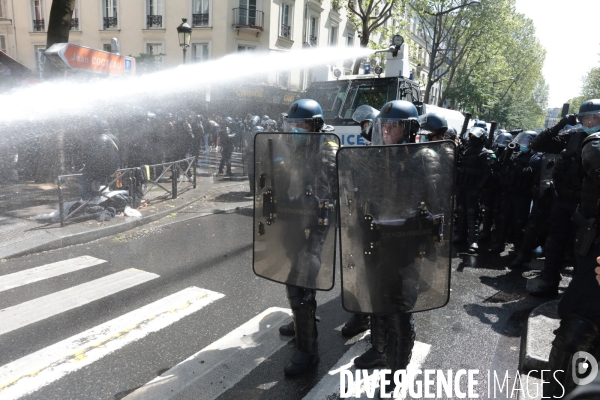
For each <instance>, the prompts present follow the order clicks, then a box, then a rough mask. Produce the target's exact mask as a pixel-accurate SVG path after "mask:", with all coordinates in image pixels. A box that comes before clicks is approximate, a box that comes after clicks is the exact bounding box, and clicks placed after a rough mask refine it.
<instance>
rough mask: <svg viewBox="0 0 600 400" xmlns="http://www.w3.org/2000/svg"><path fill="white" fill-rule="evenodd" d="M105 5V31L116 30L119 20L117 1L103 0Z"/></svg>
mask: <svg viewBox="0 0 600 400" xmlns="http://www.w3.org/2000/svg"><path fill="white" fill-rule="evenodd" d="M102 1H103V2H104V3H103V4H104V11H103V13H104V29H110V28H116V27H117V26H118V22H119V21H118V20H117V0H102Z"/></svg>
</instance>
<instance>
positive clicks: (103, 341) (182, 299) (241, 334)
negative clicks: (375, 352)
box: [0, 256, 430, 400]
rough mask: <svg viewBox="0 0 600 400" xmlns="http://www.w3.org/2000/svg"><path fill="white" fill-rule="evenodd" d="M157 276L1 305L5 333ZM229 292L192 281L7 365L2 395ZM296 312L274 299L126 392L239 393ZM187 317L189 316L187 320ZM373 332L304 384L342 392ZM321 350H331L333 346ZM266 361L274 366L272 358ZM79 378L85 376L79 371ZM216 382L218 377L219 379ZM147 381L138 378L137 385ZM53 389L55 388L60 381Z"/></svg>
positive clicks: (139, 395) (71, 263)
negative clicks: (311, 382)
mask: <svg viewBox="0 0 600 400" xmlns="http://www.w3.org/2000/svg"><path fill="white" fill-rule="evenodd" d="M104 262H106V261H104V260H100V259H97V258H94V257H90V256H83V257H77V258H73V259H69V260H64V261H60V262H57V263H52V264H47V265H43V266H41V267H36V268H32V269H29V270H25V271H21V272H18V273H14V274H9V275H4V276H0V292H1V291H2V290H8V289H11V288H18V287H22V286H24V285H27V284H29V283H32V282H37V281H41V280H44V279H49V278H52V277H55V276H59V275H63V274H68V273H70V272H74V271H78V270H82V269H85V268H89V267H91V266H93V265H99V264H102V263H104ZM156 278H159V276H158V275H156V274H153V273H149V272H145V271H140V270H137V269H132V268H131V269H126V270H123V271H120V272H117V273H114V274H111V275H108V276H105V277H102V278H99V279H96V280H92V281H89V282H86V283H82V284H79V285H76V286H73V287H71V288H69V289H65V290H62V291H59V292H55V293H52V294H49V295H47V296H43V297H39V298H36V299H33V300H30V301H27V302H24V303H21V304H18V305H15V306H12V307H8V308H5V309H4V310H0V335H2V334H4V333H7V332H11V331H14V330H16V329H19V328H22V327H25V326H27V325H29V324H32V323H34V322H37V321H41V320H44V319H47V318H51V317H52V316H55V315H59V314H61V313H63V312H65V311H67V310H71V309H74V308H76V307H82V306H85V305H86V304H89V303H91V302H93V301H95V300H99V299H102V298H105V297H107V296H111V295H115V294H118V293H119V292H121V291H123V290H126V289H128V288H131V287H135V286H136V285H139V284H142V283H144V282H148V281H151V280H154V279H156ZM223 297H225V295H224V294H221V293H217V292H214V291H210V290H207V289H202V288H198V287H195V286H194V287H189V288H187V289H184V290H181V291H179V292H177V293H174V294H171V295H168V296H166V297H163V298H161V299H159V300H157V301H154V302H153V303H150V304H147V305H145V306H142V307H140V308H138V309H135V310H133V311H130V312H128V313H126V314H123V315H121V316H118V317H116V318H114V319H112V320H110V321H107V322H104V323H102V324H100V325H97V326H94V327H91V328H90V329H87V330H85V331H83V332H80V333H78V334H76V335H74V336H71V337H69V338H67V339H64V340H60V341H58V342H57V343H55V344H51V345H49V346H47V347H45V348H42V349H40V350H38V351H35V352H33V353H31V354H28V355H25V356H23V357H21V358H19V359H16V360H14V361H11V362H9V363H8V364H6V365H3V366H0V399H18V398H21V397H23V396H26V395H28V394H33V396H34V397H35V395H36V394H35V392H37V391H38V390H40V389H42V388H44V387H46V386H48V385H51V384H52V383H53V382H56V381H58V380H60V379H61V378H63V377H65V376H67V375H69V374H72V373H74V372H76V371H79V370H81V369H82V368H84V367H87V366H90V365H91V364H93V363H95V362H97V361H98V360H100V359H102V358H104V357H107V356H109V355H111V354H114V353H116V352H118V351H119V350H121V349H123V348H124V347H125V346H127V345H129V344H132V343H134V342H138V341H140V340H141V339H143V338H145V337H147V336H148V335H149V334H150V333H154V332H159V331H161V330H163V329H164V328H166V327H168V326H170V325H173V324H175V323H177V322H178V321H181V320H182V319H183V318H185V317H187V316H190V315H192V314H194V313H196V312H198V311H199V310H201V309H203V308H205V307H206V306H208V305H210V304H212V303H214V302H215V301H217V300H219V299H221V298H223ZM290 316H291V310H289V309H287V308H278V307H272V308H268V309H266V310H265V311H263V312H261V313H260V314H258V315H256V316H255V317H253V318H250V319H249V320H248V321H246V322H243V323H242V322H240V323H241V325H240V326H238V327H237V328H236V329H234V330H232V331H231V332H229V333H228V334H226V335H225V336H222V337H221V338H220V339H218V340H216V341H215V342H213V343H212V344H210V345H208V346H206V347H205V348H203V349H201V350H200V351H198V352H197V353H195V354H192V355H189V354H190V353H192V352H190V353H187V354H185V353H184V356H183V357H182V358H185V357H188V355H189V357H188V358H187V359H185V360H183V361H181V362H180V363H179V364H177V365H176V366H174V367H172V368H171V369H169V370H168V371H166V372H164V373H162V374H161V375H160V376H158V377H156V378H155V379H153V380H151V381H149V382H147V383H146V384H145V385H143V386H141V387H139V388H138V389H136V390H135V391H133V392H131V393H129V392H126V393H125V394H127V393H129V394H128V395H127V396H126V397H125V399H126V400H136V399H144V400H155V399H156V400H159V399H160V400H167V399H177V400H182V399H200V398H201V399H216V398H218V397H220V396H222V395H224V394H225V393H227V392H228V391H230V390H231V389H233V391H235V392H236V393H237V394H236V396H237V395H239V394H240V393H243V392H244V391H245V390H247V389H241V392H239V393H238V392H237V391H238V389H239V388H240V387H241V388H244V387H247V385H248V383H249V382H250V384H251V385H252V383H253V382H254V375H253V374H254V371H255V370H257V368H258V367H259V366H260V365H261V364H262V363H263V362H264V361H266V360H269V359H270V358H272V357H275V358H277V355H276V353H278V352H279V351H281V350H282V349H283V347H284V346H286V344H288V343H289V342H290V341H291V340H292V339H293V338H292V337H284V336H281V335H280V334H279V330H278V328H279V327H280V326H281V325H284V324H286V323H287V322H289V320H290ZM188 321H189V320H188ZM179 323H180V324H185V322H183V321H181V322H179ZM86 328H88V327H86ZM86 328H82V329H86ZM340 328H341V327H338V328H337V329H336V331H339V330H340ZM368 334H369V332H368V331H367V332H365V333H363V334H361V335H358V336H356V337H354V338H352V339H350V340H348V341H346V342H345V347H344V349H341V348H339V347H338V349H337V350H336V351H337V352H338V353H335V354H336V356H335V358H333V359H331V357H330V359H331V362H332V363H333V362H334V361H333V360H335V359H337V358H338V357H339V360H338V361H337V363H336V364H335V365H334V366H333V367H331V368H330V370H329V372H328V373H327V374H325V375H324V376H323V377H322V378H321V379H320V380H319V381H318V382H316V384H315V385H314V386H313V387H312V388H311V389H310V391H309V392H308V393H306V391H303V393H306V394H305V396H304V399H333V398H340V395H341V391H342V390H343V389H344V388H341V387H340V381H341V380H340V375H343V373H345V372H346V371H349V372H350V373H351V374H352V376H353V377H354V376H355V367H354V364H353V360H354V358H355V357H357V356H359V355H361V354H362V353H364V352H365V351H366V350H367V349H368V347H369V344H368V341H367V336H368ZM336 335H339V332H336ZM155 338H156V337H155ZM61 339H62V338H61ZM153 340H155V339H153ZM144 346H145V345H144ZM429 350H430V345H428V344H425V343H420V342H416V343H415V347H414V349H413V353H412V360H411V363H410V365H409V367H408V373H409V374H410V373H411V371H413V373H414V371H416V370H417V369H419V368H421V365H422V364H423V363H424V361H425V359H426V357H427V355H428V354H429ZM194 351H195V350H194ZM286 351H287V350H286ZM321 351H322V352H324V354H326V353H327V349H321ZM344 351H345V353H343V354H342V352H344ZM329 356H331V353H330V354H329ZM100 364H101V363H100ZM171 365H172V364H171ZM265 365H266V368H269V364H268V363H267V364H265ZM330 365H331V364H330ZM140 368H143V366H140ZM259 371H260V370H259ZM80 373H82V372H80ZM371 373H373V372H372V371H371ZM146 376H148V375H146ZM150 376H152V375H150ZM75 378H77V379H78V375H77V376H75ZM280 380H281V376H277V377H274V379H273V382H271V381H268V382H267V383H264V381H262V383H261V384H259V385H258V386H254V387H252V390H257V389H260V390H271V388H272V387H274V386H276V385H277V383H278V382H279V381H280ZM215 382H218V384H213V383H215ZM371 382H372V384H371V385H369V384H368V382H365V381H364V379H362V380H361V381H360V382H359V383H358V385H356V384H355V387H358V388H359V389H358V392H357V393H353V394H352V395H351V397H352V398H361V399H366V398H372V397H370V396H371V394H370V393H369V392H372V391H373V390H374V388H375V387H376V386H378V385H379V379H378V376H377V377H376V378H375V379H373V380H372V381H371ZM141 383H142V382H137V383H136V384H135V386H133V387H136V386H138V385H140V384H141ZM238 384H239V385H238ZM58 385H60V384H58ZM47 390H50V391H53V390H54V387H53V386H51V387H48V388H47ZM275 390H278V389H275ZM279 390H281V389H279ZM305 390H308V388H307V389H305ZM91 396H92V397H93V394H91Z"/></svg>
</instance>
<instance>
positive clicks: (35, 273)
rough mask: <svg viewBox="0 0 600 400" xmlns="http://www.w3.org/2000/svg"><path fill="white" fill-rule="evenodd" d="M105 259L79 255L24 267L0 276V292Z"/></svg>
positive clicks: (101, 261) (102, 261)
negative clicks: (23, 269)
mask: <svg viewBox="0 0 600 400" xmlns="http://www.w3.org/2000/svg"><path fill="white" fill-rule="evenodd" d="M105 262H106V261H104V260H101V259H99V258H95V257H91V256H81V257H77V258H71V259H69V260H63V261H59V262H55V263H52V264H46V265H42V266H41V267H36V268H30V269H26V270H25V271H20V272H15V273H14V274H8V275H2V276H0V292H3V291H5V290H8V289H12V288H16V287H19V286H23V285H27V284H29V283H33V282H38V281H42V280H44V279H48V278H54V277H55V276H59V275H63V274H67V273H69V272H73V271H79V270H80V269H84V268H88V267H92V266H94V265H98V264H102V263H105Z"/></svg>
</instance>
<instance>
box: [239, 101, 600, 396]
mask: <svg viewBox="0 0 600 400" xmlns="http://www.w3.org/2000/svg"><path fill="white" fill-rule="evenodd" d="M322 115H323V112H322V109H321V107H320V105H319V104H318V103H316V102H315V101H313V100H309V99H301V100H298V101H296V102H294V103H293V104H292V105H291V107H290V109H289V112H288V114H287V117H286V118H285V123H284V131H285V132H291V134H287V135H285V134H271V136H269V135H265V134H261V133H259V131H260V129H257V130H253V132H252V135H251V136H250V143H251V142H252V140H253V139H254V141H255V146H249V147H248V148H252V149H256V154H251V155H250V156H251V158H250V159H255V163H254V165H253V167H254V168H253V169H252V171H251V174H250V187H251V191H252V192H254V190H255V188H256V189H258V190H257V191H256V197H255V232H254V241H255V244H254V270H255V272H256V273H257V274H258V275H259V276H262V277H265V278H267V279H270V280H273V281H276V282H280V283H285V284H286V291H287V297H288V299H289V302H290V307H291V309H292V313H293V317H294V318H293V321H292V322H291V323H290V324H288V325H285V326H282V327H281V328H280V333H281V334H282V335H286V336H295V338H296V351H295V353H294V355H293V356H292V358H291V360H290V362H289V363H288V365H287V366H286V367H285V370H284V371H285V373H286V374H287V375H298V374H301V373H304V372H306V371H307V370H309V369H310V368H311V367H312V366H313V365H314V364H316V363H318V362H319V356H318V349H317V324H316V307H317V303H316V291H317V290H330V289H331V288H332V287H333V269H334V264H335V263H334V260H333V259H334V258H335V252H334V249H335V235H336V229H335V228H336V227H337V228H338V231H339V237H340V239H341V244H340V246H341V251H342V256H341V264H342V266H341V272H342V302H343V306H344V308H345V309H346V310H348V311H351V312H353V315H352V316H351V318H350V319H349V321H348V322H347V323H346V325H345V326H344V327H343V329H342V334H343V335H346V336H354V335H356V334H358V333H360V332H363V331H365V330H367V329H368V328H369V327H370V328H371V342H372V347H371V348H370V349H369V350H368V351H367V352H366V353H365V354H363V355H361V356H360V357H357V358H356V359H355V361H354V363H355V365H356V366H357V368H361V369H364V368H373V367H386V368H387V369H389V370H391V372H392V374H393V373H394V372H395V371H398V370H403V369H406V367H407V365H408V363H409V361H410V357H411V351H412V348H413V345H414V340H415V331H414V320H413V317H412V313H413V312H418V311H426V310H429V309H433V308H437V307H443V306H444V305H445V304H446V302H447V301H448V297H449V282H450V281H449V274H450V258H451V246H450V245H449V244H448V241H449V240H448V239H449V236H450V235H449V232H448V230H449V229H452V225H454V229H455V231H454V239H453V242H454V243H455V244H459V243H461V242H466V243H467V245H468V251H469V253H476V252H477V251H478V247H479V246H478V242H483V241H485V240H489V239H490V238H491V236H493V241H492V243H491V246H490V250H491V251H496V252H500V251H503V250H504V247H505V243H506V242H511V241H512V243H514V244H515V248H518V251H517V257H516V258H515V260H514V261H513V262H512V263H511V267H513V268H516V267H520V266H522V265H523V264H525V263H527V262H528V261H529V260H530V258H531V252H532V250H533V249H534V248H535V247H537V244H538V243H539V240H540V237H543V236H544V235H547V238H546V239H545V246H544V249H545V255H546V260H545V266H544V271H543V273H542V275H541V277H539V278H537V279H535V280H533V283H532V284H531V285H530V286H529V287H528V290H529V291H530V293H531V294H534V295H540V296H552V295H556V294H557V289H558V285H559V282H560V269H561V267H562V265H563V263H564V257H565V253H566V252H568V249H569V247H570V246H571V245H572V244H573V243H575V244H576V246H575V257H576V268H575V274H574V278H573V280H572V282H571V284H570V285H569V287H568V289H567V290H566V292H565V294H564V296H563V298H562V299H561V301H560V303H559V315H560V317H561V325H560V328H559V329H558V330H557V331H556V332H555V333H556V339H555V340H554V342H553V347H552V353H551V356H550V363H551V369H553V370H563V371H565V372H564V373H563V374H558V375H557V376H558V379H559V380H560V381H561V383H562V384H563V385H564V386H565V387H566V389H567V392H568V391H571V390H572V389H573V388H574V386H575V384H574V382H573V380H572V378H571V372H570V368H571V358H572V356H573V354H575V353H576V352H577V351H581V350H583V351H588V352H590V353H593V352H594V349H595V351H596V354H597V353H598V350H600V345H599V344H600V339H599V338H600V301H599V300H600V285H599V284H598V283H599V282H598V281H596V273H595V271H594V270H595V268H596V267H597V266H598V265H597V262H596V257H597V256H598V255H600V239H599V238H598V235H597V231H598V227H597V219H598V217H599V212H600V211H599V209H598V208H599V206H600V200H599V199H600V133H596V132H598V131H600V100H590V101H587V102H584V103H583V105H582V106H581V108H580V110H579V113H578V114H577V115H568V116H566V117H564V118H563V119H562V120H561V121H560V122H559V123H558V124H557V125H556V126H554V127H552V128H548V129H546V130H545V131H542V132H541V133H540V134H539V135H538V134H536V133H535V132H532V131H526V132H520V133H519V134H518V135H517V136H516V138H514V139H513V136H512V135H511V134H509V133H506V132H501V133H500V134H498V136H497V137H496V138H495V140H494V142H493V143H494V145H493V146H491V147H492V148H491V149H488V148H486V143H487V144H489V143H490V142H491V141H490V140H488V132H487V129H486V125H485V123H484V122H482V121H478V122H476V123H475V125H474V127H473V128H471V129H470V130H469V131H468V132H463V133H464V135H463V136H461V137H457V136H458V135H457V133H456V131H455V130H454V129H453V128H451V127H448V125H447V123H446V121H445V119H444V118H443V116H440V115H437V114H434V113H430V114H426V115H423V116H419V115H418V111H417V108H416V107H415V106H414V105H413V104H412V103H410V102H407V101H402V100H394V101H391V102H389V103H387V104H385V105H384V106H383V107H382V109H381V110H380V111H379V110H376V109H374V108H372V107H369V106H367V105H364V106H361V107H359V108H358V109H357V110H356V111H355V114H354V116H353V118H354V119H355V120H356V122H358V123H359V124H360V125H361V128H362V135H363V136H364V137H365V139H367V140H369V141H370V142H371V143H372V144H373V146H370V149H366V150H365V151H363V152H361V151H362V150H359V149H360V148H342V149H340V148H339V141H338V140H337V137H336V136H335V135H333V134H332V133H331V132H332V128H331V127H329V126H327V125H325V124H324V122H323V119H322ZM578 123H579V124H578ZM573 126H575V128H572V129H568V128H569V127H573ZM419 132H420V133H421V141H422V142H424V143H422V144H419V145H417V144H413V143H414V142H415V137H416V135H417V133H419ZM256 133H259V134H258V135H256ZM255 135H256V136H255ZM440 140H445V141H442V142H439V143H436V142H438V141H440ZM457 143H459V145H458V148H457V149H456V148H455V144H457ZM363 149H365V148H363ZM336 153H337V165H336ZM249 167H250V165H249ZM552 167H553V170H552ZM249 169H250V168H249ZM336 169H337V171H336ZM549 171H550V172H549ZM255 172H256V173H255ZM550 174H551V175H550ZM540 175H541V179H540ZM338 180H339V181H338ZM452 180H454V181H455V193H453V187H452V182H451V181H452ZM448 182H450V183H448ZM365 188H366V190H365ZM453 199H456V207H454V208H453V206H452V204H453ZM532 202H533V205H532ZM480 204H483V210H482V209H481V208H480ZM530 208H531V209H530ZM338 213H339V214H338ZM548 216H549V221H548V223H547V224H546V220H547V219H548ZM453 219H454V221H453ZM573 220H574V221H576V222H577V224H576V225H577V228H576V229H572V227H573ZM481 225H482V232H481V234H480V232H479V227H480V226H481ZM492 226H494V227H495V230H494V235H491V232H492V231H491V228H492ZM444 231H445V233H444ZM544 231H547V232H546V233H544ZM571 232H575V234H574V235H573V237H574V239H572V240H571V241H570V237H571V235H570V233H571ZM478 236H479V237H478ZM363 244H366V246H363V247H362V248H361V246H362V245H363ZM570 244H571V245H570ZM361 249H362V251H361ZM597 358H598V359H600V357H597ZM392 376H393V375H392ZM389 378H390V381H389V382H385V384H384V387H385V388H386V391H387V392H389V391H390V390H391V389H393V388H394V386H395V384H396V383H397V382H393V378H392V377H391V376H390V377H389ZM544 393H545V394H546V395H547V394H548V393H551V395H555V396H558V395H560V394H561V392H560V386H559V385H558V384H557V383H556V382H554V383H550V384H546V385H544Z"/></svg>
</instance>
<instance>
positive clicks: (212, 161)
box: [198, 151, 243, 169]
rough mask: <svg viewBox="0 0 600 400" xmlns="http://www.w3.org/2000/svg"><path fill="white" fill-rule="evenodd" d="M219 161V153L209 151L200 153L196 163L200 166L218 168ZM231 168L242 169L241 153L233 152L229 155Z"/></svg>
mask: <svg viewBox="0 0 600 400" xmlns="http://www.w3.org/2000/svg"><path fill="white" fill-rule="evenodd" d="M220 162H221V153H216V152H210V153H205V154H200V155H199V156H198V165H199V166H200V167H201V168H219V163H220ZM231 168H232V169H234V168H235V169H238V168H239V169H242V168H243V164H242V153H240V152H235V151H234V152H233V154H232V155H231Z"/></svg>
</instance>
